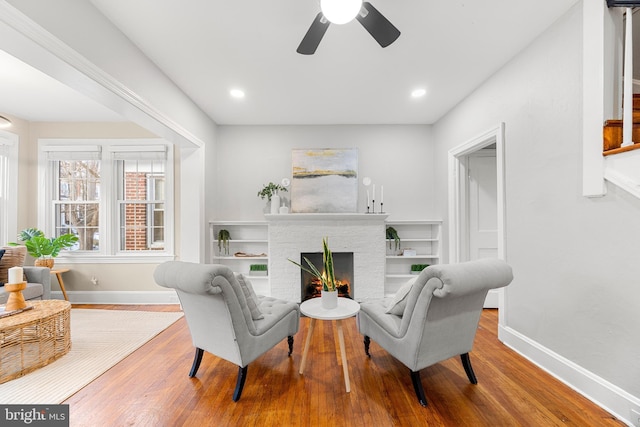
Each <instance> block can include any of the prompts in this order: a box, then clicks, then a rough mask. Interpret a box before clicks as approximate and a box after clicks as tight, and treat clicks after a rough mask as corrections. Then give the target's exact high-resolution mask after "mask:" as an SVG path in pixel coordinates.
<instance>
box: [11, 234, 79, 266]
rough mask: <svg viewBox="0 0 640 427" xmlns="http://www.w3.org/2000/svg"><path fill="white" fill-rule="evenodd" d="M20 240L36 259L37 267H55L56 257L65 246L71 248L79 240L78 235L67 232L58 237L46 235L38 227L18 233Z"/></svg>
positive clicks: (14, 244) (13, 244)
mask: <svg viewBox="0 0 640 427" xmlns="http://www.w3.org/2000/svg"><path fill="white" fill-rule="evenodd" d="M18 240H20V241H22V242H24V245H25V246H26V247H27V252H29V255H31V256H32V257H34V258H35V259H36V260H35V262H34V264H35V265H36V266H37V267H49V268H53V264H54V258H55V257H57V256H58V255H59V254H60V251H61V250H62V249H63V248H70V247H72V246H73V245H75V244H76V242H77V241H78V236H76V235H75V234H71V233H66V234H62V235H60V236H58V237H46V236H45V235H44V233H43V232H42V231H41V230H38V229H37V228H25V229H24V230H22V231H21V232H20V234H19V235H18ZM9 245H11V246H17V245H18V244H17V243H15V242H12V243H9Z"/></svg>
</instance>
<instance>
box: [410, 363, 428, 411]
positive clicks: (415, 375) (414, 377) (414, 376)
mask: <svg viewBox="0 0 640 427" xmlns="http://www.w3.org/2000/svg"><path fill="white" fill-rule="evenodd" d="M411 382H412V383H413V389H414V390H415V392H416V396H417V397H418V402H420V404H421V405H422V406H427V398H426V397H425V396H424V389H423V388H422V381H420V371H411Z"/></svg>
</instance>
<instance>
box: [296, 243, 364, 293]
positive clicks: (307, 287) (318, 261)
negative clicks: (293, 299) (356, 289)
mask: <svg viewBox="0 0 640 427" xmlns="http://www.w3.org/2000/svg"><path fill="white" fill-rule="evenodd" d="M305 257H306V258H308V259H309V261H311V263H312V264H313V265H314V266H316V268H317V269H318V270H319V271H320V272H323V271H322V252H304V253H301V254H300V264H302V265H304V266H305V267H306V266H307V262H306V261H305V260H304V258H305ZM333 272H334V274H335V277H336V286H337V288H338V296H339V297H344V298H351V299H353V252H333ZM321 290H322V283H321V282H320V280H318V279H317V278H316V277H314V276H313V275H311V274H309V273H308V272H306V271H304V270H302V269H300V295H301V300H302V302H304V301H305V300H308V299H311V298H316V297H319V296H320V291H321Z"/></svg>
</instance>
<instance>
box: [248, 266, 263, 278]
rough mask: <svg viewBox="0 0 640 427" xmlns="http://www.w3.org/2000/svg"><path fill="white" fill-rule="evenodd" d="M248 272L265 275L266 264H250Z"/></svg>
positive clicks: (252, 274) (253, 274)
mask: <svg viewBox="0 0 640 427" xmlns="http://www.w3.org/2000/svg"><path fill="white" fill-rule="evenodd" d="M249 274H250V275H251V276H266V275H267V264H251V265H250V266H249Z"/></svg>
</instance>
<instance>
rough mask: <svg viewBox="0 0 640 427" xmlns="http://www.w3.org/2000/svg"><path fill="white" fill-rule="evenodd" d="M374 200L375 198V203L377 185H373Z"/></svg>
mask: <svg viewBox="0 0 640 427" xmlns="http://www.w3.org/2000/svg"><path fill="white" fill-rule="evenodd" d="M372 198H373V201H374V202H375V201H376V185H375V184H373V197H372Z"/></svg>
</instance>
